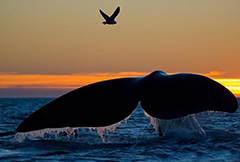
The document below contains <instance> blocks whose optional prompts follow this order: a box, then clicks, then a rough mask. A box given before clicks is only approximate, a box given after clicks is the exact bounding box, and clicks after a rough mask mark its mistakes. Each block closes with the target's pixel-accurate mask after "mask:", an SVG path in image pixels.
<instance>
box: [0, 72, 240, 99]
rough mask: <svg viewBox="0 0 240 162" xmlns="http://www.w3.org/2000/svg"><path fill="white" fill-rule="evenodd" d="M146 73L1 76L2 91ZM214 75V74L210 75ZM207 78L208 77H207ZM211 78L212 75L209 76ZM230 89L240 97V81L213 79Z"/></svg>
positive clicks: (81, 83)
mask: <svg viewBox="0 0 240 162" xmlns="http://www.w3.org/2000/svg"><path fill="white" fill-rule="evenodd" d="M147 74H148V73H145V72H120V73H86V74H73V75H39V74H38V75H37V74H33V75H22V74H21V75H20V74H0V89H8V88H12V89H14V88H16V89H17V88H21V89H36V90H37V89H69V90H73V89H76V88H79V87H81V86H84V85H87V84H91V83H94V82H98V81H103V80H108V79H115V78H121V77H139V76H144V75H147ZM209 74H212V73H209ZM205 76H206V75H205ZM208 77H210V75H209V76H208ZM211 78H212V79H213V80H215V81H217V82H219V83H220V84H222V85H224V86H225V87H226V88H228V89H229V90H230V91H231V92H232V93H233V94H234V95H235V96H236V97H240V79H236V78H217V79H216V78H213V77H211Z"/></svg>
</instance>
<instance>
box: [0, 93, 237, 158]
mask: <svg viewBox="0 0 240 162" xmlns="http://www.w3.org/2000/svg"><path fill="white" fill-rule="evenodd" d="M52 100H53V98H24V99H20V98H12V99H3V98H2V99H0V161H98V162H101V161H104V162H105V161H164V162H165V161H171V162H172V161H180V162H188V161H204V162H205V161H218V162H219V161H220V162H221V161H236V162H237V161H240V110H239V109H238V110H237V112H235V113H233V114H228V113H223V112H203V113H199V114H195V115H194V116H190V117H187V118H186V119H182V120H181V121H180V120H178V121H167V122H165V121H164V122H163V121H160V123H161V124H162V125H164V126H165V127H163V130H162V131H163V132H162V134H163V135H161V136H159V133H158V131H156V130H155V129H154V120H153V119H152V123H153V124H151V122H150V121H151V120H150V119H151V118H149V117H147V116H146V114H145V113H144V112H143V110H142V109H141V106H140V105H138V106H137V108H136V109H135V111H134V112H133V113H132V114H131V116H130V117H129V118H128V119H126V120H124V121H122V122H121V124H120V123H118V124H115V125H113V126H110V127H107V128H98V129H97V128H63V129H46V130H41V131H35V132H32V133H17V132H16V128H17V127H18V125H19V124H20V123H21V122H22V121H23V120H24V119H25V118H26V117H27V116H29V115H30V114H31V113H33V112H34V111H36V110H37V109H39V108H40V107H41V106H43V105H45V104H46V103H48V102H50V101H52ZM238 101H240V100H239V99H238ZM195 119H196V120H197V121H198V123H199V125H200V126H199V125H198V123H197V124H196V121H195ZM63 120H67V119H63ZM155 122H156V121H155ZM158 122H159V121H158ZM192 122H193V123H192ZM194 122H195V123H194ZM178 123H181V124H178ZM119 124H120V125H119ZM155 124H156V123H155ZM158 124H159V123H158ZM189 124H190V125H191V124H192V125H193V127H198V128H189V127H188V126H189ZM173 125H174V128H171V126H173ZM155 126H156V125H155Z"/></svg>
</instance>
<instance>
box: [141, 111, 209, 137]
mask: <svg viewBox="0 0 240 162" xmlns="http://www.w3.org/2000/svg"><path fill="white" fill-rule="evenodd" d="M144 114H145V115H146V116H147V117H149V118H150V125H152V126H153V128H154V129H155V130H156V131H157V130H158V131H159V135H161V136H163V135H166V134H181V135H182V134H186V133H187V134H190V133H197V134H200V135H204V136H205V135H206V132H205V131H204V130H203V129H202V127H201V126H200V125H199V123H198V122H197V120H196V118H195V115H188V116H185V117H182V118H177V119H171V120H163V119H158V118H154V117H152V116H150V115H149V114H147V113H146V112H145V111H144Z"/></svg>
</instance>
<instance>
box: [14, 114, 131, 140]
mask: <svg viewBox="0 0 240 162" xmlns="http://www.w3.org/2000/svg"><path fill="white" fill-rule="evenodd" d="M129 118H130V115H129V116H128V117H126V118H125V119H124V121H125V123H126V122H127V120H128V119H129ZM122 121H123V120H122ZM122 121H120V122H118V123H115V124H112V125H109V126H105V127H74V128H71V127H65V128H46V129H41V130H37V131H31V132H25V133H20V132H18V133H16V135H15V137H14V139H13V141H15V142H19V143H21V142H23V141H24V140H32V141H34V140H49V139H50V140H61V141H69V140H70V141H71V140H75V141H76V140H78V137H82V136H91V135H93V134H94V132H96V133H97V134H98V135H99V136H100V137H101V140H102V142H105V135H108V134H109V132H113V131H115V130H116V128H117V127H118V126H119V125H120V124H121V123H122ZM87 130H88V132H87ZM91 132H92V134H91Z"/></svg>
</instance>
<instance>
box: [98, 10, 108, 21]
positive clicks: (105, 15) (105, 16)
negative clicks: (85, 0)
mask: <svg viewBox="0 0 240 162" xmlns="http://www.w3.org/2000/svg"><path fill="white" fill-rule="evenodd" d="M99 11H100V13H101V15H102V17H103V18H104V19H105V20H106V21H109V20H110V17H109V16H108V15H107V14H105V13H104V12H103V11H102V10H99Z"/></svg>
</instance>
